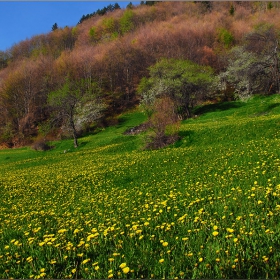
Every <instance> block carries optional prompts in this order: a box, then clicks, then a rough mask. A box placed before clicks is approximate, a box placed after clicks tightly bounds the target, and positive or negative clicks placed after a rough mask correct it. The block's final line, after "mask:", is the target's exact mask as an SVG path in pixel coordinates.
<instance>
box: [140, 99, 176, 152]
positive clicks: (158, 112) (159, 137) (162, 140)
mask: <svg viewBox="0 0 280 280" xmlns="http://www.w3.org/2000/svg"><path fill="white" fill-rule="evenodd" d="M175 108H176V106H175V104H174V102H173V101H172V99H170V98H169V97H163V98H160V99H158V100H157V101H156V102H155V105H154V114H153V115H152V117H151V120H150V127H151V131H152V133H151V134H148V135H147V137H146V139H145V140H146V149H159V148H163V147H165V146H167V145H170V144H172V143H174V142H175V141H177V140H178V139H179V136H178V132H179V127H180V121H179V118H178V116H177V114H176V113H175Z"/></svg>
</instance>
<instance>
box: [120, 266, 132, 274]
mask: <svg viewBox="0 0 280 280" xmlns="http://www.w3.org/2000/svg"><path fill="white" fill-rule="evenodd" d="M129 270H130V269H129V267H128V266H126V267H124V268H123V269H122V271H123V273H124V274H127V273H128V272H129Z"/></svg>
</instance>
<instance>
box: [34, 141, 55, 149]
mask: <svg viewBox="0 0 280 280" xmlns="http://www.w3.org/2000/svg"><path fill="white" fill-rule="evenodd" d="M31 148H32V149H33V150H35V151H47V150H50V149H52V147H51V146H49V145H48V144H47V143H46V142H45V141H44V140H43V139H39V140H37V141H36V142H34V143H33V145H32V146H31Z"/></svg>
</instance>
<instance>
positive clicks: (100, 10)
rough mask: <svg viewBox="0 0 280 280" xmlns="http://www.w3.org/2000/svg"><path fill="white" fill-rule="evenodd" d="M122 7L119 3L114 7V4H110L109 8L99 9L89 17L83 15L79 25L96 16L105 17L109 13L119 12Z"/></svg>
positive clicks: (88, 15)
mask: <svg viewBox="0 0 280 280" xmlns="http://www.w3.org/2000/svg"><path fill="white" fill-rule="evenodd" d="M120 8H121V7H120V5H119V4H118V3H115V4H114V5H112V4H109V5H108V6H106V7H104V8H102V9H98V10H97V11H96V12H93V13H90V14H87V15H83V16H82V17H81V19H80V20H79V22H78V24H81V23H82V22H83V21H85V20H87V19H89V18H91V17H94V16H96V15H99V16H104V15H105V14H106V13H107V12H113V11H114V10H117V9H120Z"/></svg>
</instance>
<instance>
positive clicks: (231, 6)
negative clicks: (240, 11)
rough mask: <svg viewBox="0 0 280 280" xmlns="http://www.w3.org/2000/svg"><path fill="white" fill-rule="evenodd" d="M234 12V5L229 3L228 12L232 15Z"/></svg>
mask: <svg viewBox="0 0 280 280" xmlns="http://www.w3.org/2000/svg"><path fill="white" fill-rule="evenodd" d="M234 12H235V9H234V6H233V5H232V4H231V5H230V9H229V14H230V15H231V16H233V15H234Z"/></svg>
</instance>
